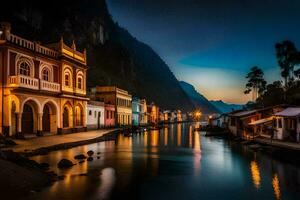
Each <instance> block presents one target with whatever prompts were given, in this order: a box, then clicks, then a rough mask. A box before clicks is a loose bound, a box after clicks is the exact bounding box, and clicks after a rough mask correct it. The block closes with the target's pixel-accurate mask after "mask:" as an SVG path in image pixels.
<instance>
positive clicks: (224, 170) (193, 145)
mask: <svg viewBox="0 0 300 200" xmlns="http://www.w3.org/2000/svg"><path fill="white" fill-rule="evenodd" d="M194 126H197V124H174V125H170V126H169V127H166V128H164V129H162V130H160V131H157V130H153V131H149V132H143V133H140V134H134V135H133V136H132V137H124V136H123V135H119V136H118V138H117V140H116V141H107V142H100V143H96V144H90V145H85V146H80V147H76V148H72V149H68V150H61V151H55V152H51V153H49V154H48V155H42V156H35V157H32V159H34V160H35V161H37V162H47V163H49V164H50V166H51V170H53V171H55V172H56V173H57V174H59V175H65V178H64V180H61V181H57V182H55V183H54V184H53V185H51V186H49V187H47V188H44V189H43V190H42V191H39V192H37V193H36V194H34V195H32V196H31V198H30V199H43V200H45V199H59V200H62V199H73V200H74V199H92V200H93V199H95V200H96V199H149V200H150V199H197V200H199V199H222V200H223V199H230V200H232V199H243V200H247V199H251V200H252V199H300V190H299V188H300V187H299V186H300V184H299V183H300V168H299V167H296V166H294V165H291V164H288V163H285V162H282V161H278V160H274V159H272V158H271V157H269V156H268V155H264V154H261V153H255V152H254V151H252V150H251V149H249V148H248V147H247V146H242V145H241V144H236V143H233V142H230V141H228V140H226V139H224V138H215V137H205V136H204V133H202V132H194V131H193V130H194ZM88 150H93V151H94V152H95V155H94V156H93V157H94V160H93V161H91V162H88V161H85V162H83V163H81V164H79V163H78V161H76V160H74V159H73V157H74V156H75V155H77V154H80V153H86V152H87V151H88ZM97 152H100V154H99V155H97ZM97 156H99V158H97ZM62 158H68V159H71V160H73V162H74V163H77V164H76V165H75V166H73V167H72V168H70V169H67V170H60V169H58V168H57V167H56V164H57V162H58V161H59V160H60V159H62Z"/></svg>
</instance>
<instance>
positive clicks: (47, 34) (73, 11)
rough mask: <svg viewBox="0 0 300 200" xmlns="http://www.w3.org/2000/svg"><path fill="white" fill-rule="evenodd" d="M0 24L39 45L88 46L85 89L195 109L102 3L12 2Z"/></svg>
mask: <svg viewBox="0 0 300 200" xmlns="http://www.w3.org/2000/svg"><path fill="white" fill-rule="evenodd" d="M5 4H6V5H5V9H3V10H2V11H3V12H2V11H1V13H0V21H8V22H11V23H12V32H13V33H15V34H17V35H20V36H22V37H24V38H27V39H30V40H36V41H41V42H42V43H51V42H56V41H58V40H59V39H60V37H61V36H63V37H64V41H65V42H66V43H68V44H71V43H72V40H75V42H76V45H77V47H78V48H79V49H81V50H82V48H87V56H88V65H89V70H88V79H87V81H88V82H87V84H88V86H95V85H117V86H118V87H120V88H123V89H126V90H128V91H129V92H130V93H131V94H133V95H137V96H139V97H141V98H146V99H147V100H148V101H150V102H151V101H155V102H156V103H157V104H158V105H159V106H160V107H162V108H163V109H175V108H179V109H182V110H183V111H189V110H192V109H194V106H193V104H192V103H191V100H190V98H189V97H188V96H187V94H186V93H185V92H184V91H183V90H182V88H181V87H180V85H179V82H178V81H177V79H176V78H175V76H174V75H173V74H172V72H171V71H170V69H169V68H168V66H167V65H166V64H165V63H164V62H163V60H162V59H161V58H160V57H159V56H158V55H157V54H156V53H155V52H154V51H153V50H152V49H151V48H150V47H149V46H147V45H146V44H144V43H142V42H139V41H138V40H136V39H135V38H134V37H133V36H131V35H130V33H128V32H127V31H126V30H124V29H122V28H121V27H119V25H118V24H116V23H114V22H113V21H112V19H111V16H110V15H109V12H108V10H107V6H106V2H105V0H88V1H86V0H52V1H51V2H48V3H47V4H45V2H43V1H36V0H23V1H17V0H11V1H7V2H6V3H5Z"/></svg>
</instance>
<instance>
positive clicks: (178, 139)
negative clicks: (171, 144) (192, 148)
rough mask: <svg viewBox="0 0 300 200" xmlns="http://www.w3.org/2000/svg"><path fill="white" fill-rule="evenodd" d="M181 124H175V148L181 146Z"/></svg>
mask: <svg viewBox="0 0 300 200" xmlns="http://www.w3.org/2000/svg"><path fill="white" fill-rule="evenodd" d="M181 128H182V126H181V124H177V146H181Z"/></svg>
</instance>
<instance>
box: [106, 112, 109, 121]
mask: <svg viewBox="0 0 300 200" xmlns="http://www.w3.org/2000/svg"><path fill="white" fill-rule="evenodd" d="M108 112H109V111H108V110H107V111H106V119H109V118H108Z"/></svg>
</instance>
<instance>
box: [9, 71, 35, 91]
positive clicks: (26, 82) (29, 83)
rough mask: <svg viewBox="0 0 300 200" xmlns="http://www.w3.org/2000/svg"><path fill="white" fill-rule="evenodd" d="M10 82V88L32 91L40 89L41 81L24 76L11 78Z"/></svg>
mask: <svg viewBox="0 0 300 200" xmlns="http://www.w3.org/2000/svg"><path fill="white" fill-rule="evenodd" d="M8 82H9V86H10V87H23V88H29V89H32V90H38V89H39V80H38V79H36V78H32V77H29V76H23V75H18V76H10V77H9V79H8Z"/></svg>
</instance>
